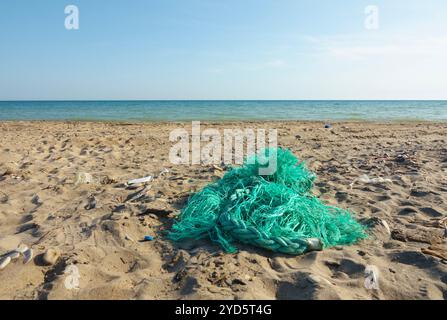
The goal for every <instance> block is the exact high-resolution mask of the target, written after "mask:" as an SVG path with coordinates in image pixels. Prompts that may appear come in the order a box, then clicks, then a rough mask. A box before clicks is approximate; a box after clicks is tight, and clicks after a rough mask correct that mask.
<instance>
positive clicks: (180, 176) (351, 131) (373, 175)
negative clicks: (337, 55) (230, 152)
mask: <svg viewBox="0 0 447 320" xmlns="http://www.w3.org/2000/svg"><path fill="white" fill-rule="evenodd" d="M202 125H203V127H204V128H216V129H219V130H223V128H236V127H237V128H241V129H244V128H254V129H256V128H274V129H277V130H278V140H279V145H280V146H281V147H287V148H289V149H290V150H292V151H293V153H294V154H295V155H296V156H298V157H299V158H300V159H302V160H304V161H306V163H307V165H308V167H309V168H310V169H311V170H312V171H314V172H315V173H316V174H317V176H318V180H317V182H316V186H315V192H316V195H317V196H319V197H320V198H321V199H322V200H324V201H326V202H327V203H329V204H332V205H336V206H338V207H340V208H344V209H350V210H352V211H353V212H355V213H356V217H357V218H358V219H359V220H360V221H361V222H362V223H364V224H365V225H368V226H369V234H370V236H369V238H368V239H367V240H363V241H361V242H359V243H357V244H355V245H352V246H343V247H335V248H329V249H326V250H324V251H321V252H311V253H307V254H305V255H302V256H288V255H283V254H277V253H272V252H269V251H266V250H261V249H257V248H254V247H250V246H246V245H239V244H238V245H237V246H238V248H239V249H240V250H239V252H238V253H236V254H228V253H225V252H223V251H222V249H221V248H220V247H218V246H217V245H215V244H213V243H212V242H210V241H209V240H205V239H204V240H201V241H184V242H182V243H173V242H171V241H169V240H168V239H166V231H167V230H169V229H170V227H171V225H172V223H173V221H174V219H175V218H176V216H177V215H178V214H179V212H180V210H181V208H182V207H183V206H184V205H185V203H186V201H187V199H188V196H189V195H190V194H191V193H193V192H195V191H197V190H199V189H200V188H201V187H203V186H205V185H206V184H208V183H210V182H212V181H213V180H215V179H218V178H219V177H221V176H222V175H223V173H224V171H223V170H221V168H218V167H213V166H200V165H195V166H186V165H173V164H171V163H170V161H169V150H170V148H171V146H172V143H171V142H170V141H169V133H170V132H171V131H172V130H173V129H175V128H179V127H184V128H186V129H187V130H188V131H189V130H190V127H191V123H161V122H157V123H112V122H62V121H59V122H44V121H33V122H27V121H14V122H0V137H1V139H0V255H3V254H6V253H8V252H9V251H11V250H13V249H15V248H17V247H18V246H19V245H20V244H22V245H27V246H28V247H30V248H32V249H33V253H34V255H33V258H32V259H31V261H29V262H28V263H26V264H24V263H23V262H22V258H18V259H16V260H14V261H12V262H11V263H9V265H7V266H5V268H4V269H3V270H0V283H1V286H0V299H446V298H447V244H446V236H447V234H446V233H447V221H446V216H447V215H446V213H447V124H446V123H434V122H407V123H394V122H392V123H368V122H336V123H333V127H332V128H331V129H325V128H324V123H322V122H302V121H301V122H300V121H293V122H292V121H290V122H287V121H286V122H250V121H247V122H213V123H211V122H208V123H206V124H202ZM164 169H168V170H164ZM164 171H166V172H164ZM162 172H164V173H163V174H160V173H162ZM86 173H87V174H88V175H85V174H86ZM365 174H366V175H367V176H368V177H369V178H370V179H371V181H367V180H366V178H365V176H364V175H365ZM148 175H152V176H154V180H153V181H152V182H150V183H149V186H150V187H148V188H147V189H148V190H146V191H147V192H145V194H144V195H143V196H142V197H136V195H137V193H138V192H139V191H141V189H142V187H137V188H128V187H126V185H125V182H126V181H128V180H129V179H134V178H141V177H145V176H148ZM86 177H90V178H92V181H91V183H88V184H87V183H85V179H86ZM87 180H88V179H87ZM146 235H150V236H153V237H154V240H153V241H145V242H143V241H141V240H142V239H144V237H145V236H146ZM45 253H47V254H46V255H45V257H44V254H45ZM68 266H75V267H76V270H77V271H76V272H78V273H76V274H73V273H71V274H70V272H71V271H70V270H67V269H69V268H67V267H68ZM367 267H369V268H371V267H372V268H376V270H377V276H378V289H368V288H366V287H365V283H364V282H365V269H366V268H367ZM73 278H75V279H73ZM67 283H69V284H71V285H72V287H70V286H67Z"/></svg>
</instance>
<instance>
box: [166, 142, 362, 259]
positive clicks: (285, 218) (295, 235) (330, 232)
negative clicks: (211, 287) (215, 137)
mask: <svg viewBox="0 0 447 320" xmlns="http://www.w3.org/2000/svg"><path fill="white" fill-rule="evenodd" d="M275 154H276V157H274V155H275ZM275 158H276V164H277V165H276V168H277V170H276V171H275V172H274V173H273V174H270V175H264V176H262V175H260V174H259V173H260V172H261V171H260V170H262V169H263V168H264V169H265V168H266V167H268V166H269V161H274V159H275ZM315 178H316V176H315V175H314V174H313V173H312V172H310V171H309V170H308V169H307V168H306V166H305V164H304V162H299V161H298V159H297V158H296V157H295V156H294V155H293V154H292V152H290V151H289V150H287V149H282V148H274V149H266V150H264V151H262V152H260V153H259V154H257V155H254V156H252V157H249V158H248V159H246V160H245V162H244V165H243V166H241V167H238V168H231V169H230V170H229V171H227V173H226V174H225V176H224V177H223V178H222V179H220V180H219V181H217V182H215V183H211V184H209V185H208V186H206V187H205V188H203V189H202V190H201V191H200V192H198V193H196V194H194V195H193V196H191V197H190V199H189V201H188V204H187V205H186V207H185V208H184V209H183V210H182V212H181V214H180V215H179V217H178V220H177V221H176V222H175V223H174V225H173V227H172V230H171V231H170V233H169V235H168V237H169V238H170V239H171V240H174V241H179V240H182V239H191V238H192V239H201V238H205V237H209V238H210V239H211V240H212V241H214V242H217V243H218V244H220V245H221V246H222V248H224V249H225V250H226V251H227V252H236V248H235V246H234V244H235V242H241V243H245V244H249V245H253V246H256V247H261V248H264V249H268V250H272V251H275V252H281V253H287V254H293V255H298V254H302V253H304V252H307V251H312V250H321V249H323V248H325V247H330V246H335V245H348V244H352V243H354V242H356V241H358V240H359V239H362V238H366V233H365V228H364V227H363V226H362V225H361V224H359V223H358V222H357V221H356V220H355V219H354V218H353V217H352V215H351V213H350V212H349V211H347V210H343V209H339V208H336V207H334V206H328V205H325V204H324V203H322V202H321V201H320V200H319V199H318V198H317V197H315V196H313V195H312V194H311V189H312V187H313V183H314V180H315Z"/></svg>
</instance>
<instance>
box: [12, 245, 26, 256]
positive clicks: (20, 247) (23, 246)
mask: <svg viewBox="0 0 447 320" xmlns="http://www.w3.org/2000/svg"><path fill="white" fill-rule="evenodd" d="M27 250H29V248H28V246H26V245H24V244H21V245H20V246H18V247H17V249H16V250H15V251H17V252H19V253H22V254H24V253H25V252H26V251H27Z"/></svg>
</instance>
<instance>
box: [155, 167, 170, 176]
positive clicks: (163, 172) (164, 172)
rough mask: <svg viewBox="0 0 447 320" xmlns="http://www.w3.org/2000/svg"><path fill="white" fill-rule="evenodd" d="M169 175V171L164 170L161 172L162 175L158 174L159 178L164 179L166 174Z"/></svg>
mask: <svg viewBox="0 0 447 320" xmlns="http://www.w3.org/2000/svg"><path fill="white" fill-rule="evenodd" d="M168 173H169V169H166V168H163V170H161V171H160V173H159V174H158V176H159V177H162V176H164V175H166V174H168Z"/></svg>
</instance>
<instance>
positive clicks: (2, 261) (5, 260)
mask: <svg viewBox="0 0 447 320" xmlns="http://www.w3.org/2000/svg"><path fill="white" fill-rule="evenodd" d="M10 262H11V257H5V258H1V259H0V270H3V269H5V268H6V266H7V265H8V264H9V263H10Z"/></svg>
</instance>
